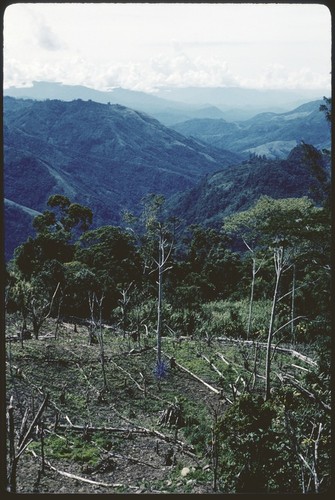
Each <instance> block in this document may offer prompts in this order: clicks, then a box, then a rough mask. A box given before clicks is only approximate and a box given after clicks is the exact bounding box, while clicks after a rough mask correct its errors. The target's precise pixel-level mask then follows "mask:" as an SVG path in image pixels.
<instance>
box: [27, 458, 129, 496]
mask: <svg viewBox="0 0 335 500" xmlns="http://www.w3.org/2000/svg"><path fill="white" fill-rule="evenodd" d="M29 451H30V453H31V454H32V455H33V456H34V458H37V459H39V457H38V455H37V454H36V453H35V452H34V450H29ZM44 463H45V466H46V467H47V468H48V469H50V470H53V471H54V472H57V474H60V475H61V476H65V477H68V478H70V479H75V480H76V481H81V482H83V483H88V484H92V485H94V486H103V487H104V488H124V487H126V488H131V489H135V490H137V489H138V487H137V486H130V485H125V484H121V483H103V482H101V481H93V480H92V479H88V478H86V477H82V476H78V475H77V474H71V473H70V472H65V471H63V470H59V469H56V467H54V466H53V465H51V463H50V462H49V461H48V460H44Z"/></svg>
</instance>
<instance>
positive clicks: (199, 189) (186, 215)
mask: <svg viewBox="0 0 335 500" xmlns="http://www.w3.org/2000/svg"><path fill="white" fill-rule="evenodd" d="M329 173H330V171H329V156H327V155H324V154H322V153H321V152H320V151H319V150H317V149H316V148H314V147H313V146H310V145H307V144H300V145H299V146H296V147H295V148H294V149H293V150H292V151H291V153H290V154H289V156H288V158H287V159H286V160H269V159H267V158H264V157H257V156H255V157H252V158H250V159H249V160H247V161H244V162H242V163H241V164H239V165H237V166H235V167H234V168H229V169H226V170H221V171H219V172H216V173H214V174H212V175H207V176H206V178H204V179H203V180H202V181H201V182H199V183H198V184H197V186H195V187H193V188H192V189H190V190H189V191H188V192H186V193H180V194H177V195H175V196H174V197H173V198H172V199H171V200H170V202H169V206H170V210H171V212H172V213H173V214H175V215H178V216H180V217H182V218H183V220H184V221H185V223H186V224H193V223H201V224H202V223H205V224H211V225H215V224H218V225H220V224H222V220H223V217H224V216H227V215H229V214H232V213H234V212H237V211H240V210H246V209H248V208H250V206H251V205H252V204H253V203H255V202H256V201H257V200H258V199H259V198H260V197H261V196H262V195H267V196H270V197H272V198H276V199H277V198H295V197H296V198H299V197H302V196H309V197H310V198H312V199H313V200H314V201H315V202H316V203H320V202H321V201H323V200H324V199H325V198H326V197H327V193H328V186H329V184H328V182H329Z"/></svg>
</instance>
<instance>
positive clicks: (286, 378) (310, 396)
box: [276, 373, 331, 415]
mask: <svg viewBox="0 0 335 500" xmlns="http://www.w3.org/2000/svg"><path fill="white" fill-rule="evenodd" d="M276 375H277V377H278V378H279V380H280V381H281V382H283V383H285V382H286V383H288V384H290V385H292V386H293V387H295V388H296V389H297V390H298V391H299V392H301V394H302V395H303V396H305V397H306V398H307V399H309V400H310V401H313V402H314V403H317V404H318V405H319V406H321V408H322V409H323V410H325V412H326V413H328V414H329V415H330V414H331V407H330V405H328V404H327V403H325V402H324V401H322V399H320V398H319V396H318V395H317V394H314V393H313V392H311V391H309V390H308V389H306V388H305V387H303V386H302V385H301V384H300V383H299V382H298V381H297V380H296V379H295V378H294V377H292V376H291V375H283V374H281V373H276Z"/></svg>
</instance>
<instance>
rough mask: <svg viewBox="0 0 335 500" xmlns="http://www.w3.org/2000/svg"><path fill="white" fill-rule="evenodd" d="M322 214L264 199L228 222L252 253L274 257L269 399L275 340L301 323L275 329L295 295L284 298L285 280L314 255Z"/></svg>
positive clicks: (305, 203) (295, 202) (302, 201)
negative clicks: (281, 311)
mask: <svg viewBox="0 0 335 500" xmlns="http://www.w3.org/2000/svg"><path fill="white" fill-rule="evenodd" d="M320 214H322V209H320V208H317V207H315V206H314V204H313V203H312V202H311V201H310V200H308V199H307V198H288V199H279V200H273V199H271V198H268V197H262V198H261V199H260V200H259V201H258V202H257V203H256V204H255V205H254V207H252V208H251V209H249V210H248V211H245V212H240V213H237V214H234V215H233V216H231V217H230V218H228V220H226V221H225V227H226V229H228V230H230V231H234V232H235V233H236V234H239V235H240V237H241V238H242V239H243V240H244V241H245V242H246V244H247V246H248V247H249V248H252V249H253V253H254V252H255V253H256V252H258V254H261V255H262V256H263V255H264V252H265V253H267V254H268V255H269V254H271V253H272V255H273V263H274V270H275V283H274V290H273V298H272V307H271V311H270V319H269V329H268V336H267V345H268V348H267V359H266V373H265V377H266V384H265V394H266V399H268V398H269V396H270V371H271V370H270V369H271V358H272V353H271V349H272V342H273V338H274V336H275V335H276V334H278V333H279V332H280V331H282V330H283V329H284V328H285V327H287V326H288V325H291V324H292V323H293V322H295V321H297V320H298V319H299V317H292V315H291V318H290V320H289V321H287V322H286V323H285V324H284V325H278V321H277V325H276V319H278V318H277V312H278V311H277V310H278V304H279V302H280V301H281V300H282V299H283V297H284V296H287V295H292V289H291V290H290V291H289V293H287V294H284V295H283V294H281V284H282V277H283V274H284V273H285V272H286V271H287V270H288V269H290V268H291V267H292V266H293V264H294V263H295V262H296V261H297V259H298V256H299V255H302V254H305V255H306V252H307V253H308V252H311V245H312V244H313V243H314V241H315V240H317V239H318V236H319V234H320V232H322V231H323V230H324V227H322V226H321V225H320V223H319V218H320ZM253 258H254V257H253Z"/></svg>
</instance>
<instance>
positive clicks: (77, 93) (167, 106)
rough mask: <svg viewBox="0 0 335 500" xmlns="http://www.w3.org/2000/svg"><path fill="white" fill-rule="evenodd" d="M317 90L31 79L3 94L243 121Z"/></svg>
mask: <svg viewBox="0 0 335 500" xmlns="http://www.w3.org/2000/svg"><path fill="white" fill-rule="evenodd" d="M328 93H329V92H327V91H326V90H325V91H322V90H321V89H320V90H304V89H300V90H299V91H297V90H281V89H273V90H260V89H246V88H234V87H200V88H199V87H184V88H173V87H162V88H158V89H156V90H155V92H154V93H146V92H139V91H134V90H128V89H123V88H113V89H110V90H107V91H101V90H96V89H92V88H89V87H85V86H83V85H65V84H63V83H61V82H39V81H34V82H33V84H32V85H31V86H29V87H28V86H26V87H10V88H7V89H4V95H5V96H10V97H16V98H24V99H38V100H46V99H59V100H62V101H73V100H75V99H82V100H84V101H87V100H92V101H95V102H100V103H103V104H107V103H110V104H121V105H123V106H126V107H129V108H132V109H136V110H137V111H144V112H145V113H148V114H150V115H151V116H153V117H154V118H156V119H157V120H159V121H160V122H161V123H163V124H164V125H174V124H176V123H179V122H182V121H186V120H190V119H193V118H215V119H217V118H223V119H225V120H227V121H236V120H238V121H239V120H246V119H249V118H251V117H253V116H255V115H256V114H259V113H262V112H275V113H283V112H285V111H290V110H291V109H293V108H296V107H298V106H300V105H301V104H304V103H306V102H309V101H313V100H319V99H322V98H323V96H324V95H328Z"/></svg>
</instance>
